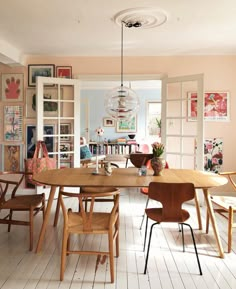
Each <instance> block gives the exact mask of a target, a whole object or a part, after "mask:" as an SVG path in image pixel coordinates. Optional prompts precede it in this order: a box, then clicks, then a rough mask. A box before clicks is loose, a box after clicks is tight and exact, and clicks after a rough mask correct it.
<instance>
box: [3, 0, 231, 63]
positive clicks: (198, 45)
mask: <svg viewBox="0 0 236 289" xmlns="http://www.w3.org/2000/svg"><path fill="white" fill-rule="evenodd" d="M131 8H149V9H151V11H154V12H155V11H162V12H163V13H164V14H166V16H167V21H166V22H165V23H164V24H163V25H161V26H158V27H155V28H151V29H143V28H139V29H138V28H132V29H129V28H125V30H124V55H127V56H128V55H132V56H163V55H218V54H221V55H222V54H223V55H225V54H231V55H233V54H236V17H235V15H236V1H235V0H197V1H196V0H149V1H145V0H142V1H140V0H40V1H33V0H20V1H16V0H0V62H1V59H2V58H1V56H2V57H3V60H2V62H4V61H5V62H4V63H6V60H7V59H11V60H12V62H22V56H24V55H59V56H119V55H120V47H121V39H120V38H121V36H120V32H121V29H120V27H119V25H117V24H116V23H115V21H114V16H115V15H116V14H117V13H119V12H120V11H123V10H126V9H131ZM144 14H145V13H144ZM144 19H145V15H144ZM11 49H12V50H11ZM17 58H18V59H17Z"/></svg>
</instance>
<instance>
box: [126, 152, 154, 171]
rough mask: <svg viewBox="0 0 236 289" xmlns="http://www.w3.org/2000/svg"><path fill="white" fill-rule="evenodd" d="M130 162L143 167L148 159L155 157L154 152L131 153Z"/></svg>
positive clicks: (137, 166)
mask: <svg viewBox="0 0 236 289" xmlns="http://www.w3.org/2000/svg"><path fill="white" fill-rule="evenodd" d="M129 157H130V162H131V163H132V165H133V166H135V167H136V168H141V166H144V165H146V164H147V161H148V160H150V159H151V158H153V154H144V153H131V154H130V155H129Z"/></svg>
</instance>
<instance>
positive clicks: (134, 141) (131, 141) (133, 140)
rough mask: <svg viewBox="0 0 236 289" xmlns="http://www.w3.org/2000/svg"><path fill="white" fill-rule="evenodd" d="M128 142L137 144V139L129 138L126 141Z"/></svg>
mask: <svg viewBox="0 0 236 289" xmlns="http://www.w3.org/2000/svg"><path fill="white" fill-rule="evenodd" d="M126 143H127V144H137V142H136V140H135V139H132V140H127V142H126Z"/></svg>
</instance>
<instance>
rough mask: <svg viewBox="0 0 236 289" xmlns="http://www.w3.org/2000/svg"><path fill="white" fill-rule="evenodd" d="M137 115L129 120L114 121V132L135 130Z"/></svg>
mask: <svg viewBox="0 0 236 289" xmlns="http://www.w3.org/2000/svg"><path fill="white" fill-rule="evenodd" d="M136 131H137V116H136V115H134V116H132V117H131V119H129V120H121V121H117V122H116V132H136Z"/></svg>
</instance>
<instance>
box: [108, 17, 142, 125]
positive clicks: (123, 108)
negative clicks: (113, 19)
mask: <svg viewBox="0 0 236 289" xmlns="http://www.w3.org/2000/svg"><path fill="white" fill-rule="evenodd" d="M120 24H121V85H120V86H118V87H115V88H114V89H113V90H111V91H109V93H108V94H107V96H106V99H105V108H106V111H107V113H108V114H109V115H110V116H111V117H112V118H114V119H116V120H122V119H130V118H131V117H132V116H133V115H134V114H136V113H137V111H138V110H139V98H138V96H137V94H136V92H135V91H134V90H132V89H131V88H129V87H126V86H124V85H123V31H124V25H125V27H128V28H131V27H140V26H142V23H141V22H138V21H136V22H134V23H132V22H128V23H127V22H125V21H123V20H121V23H120Z"/></svg>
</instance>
